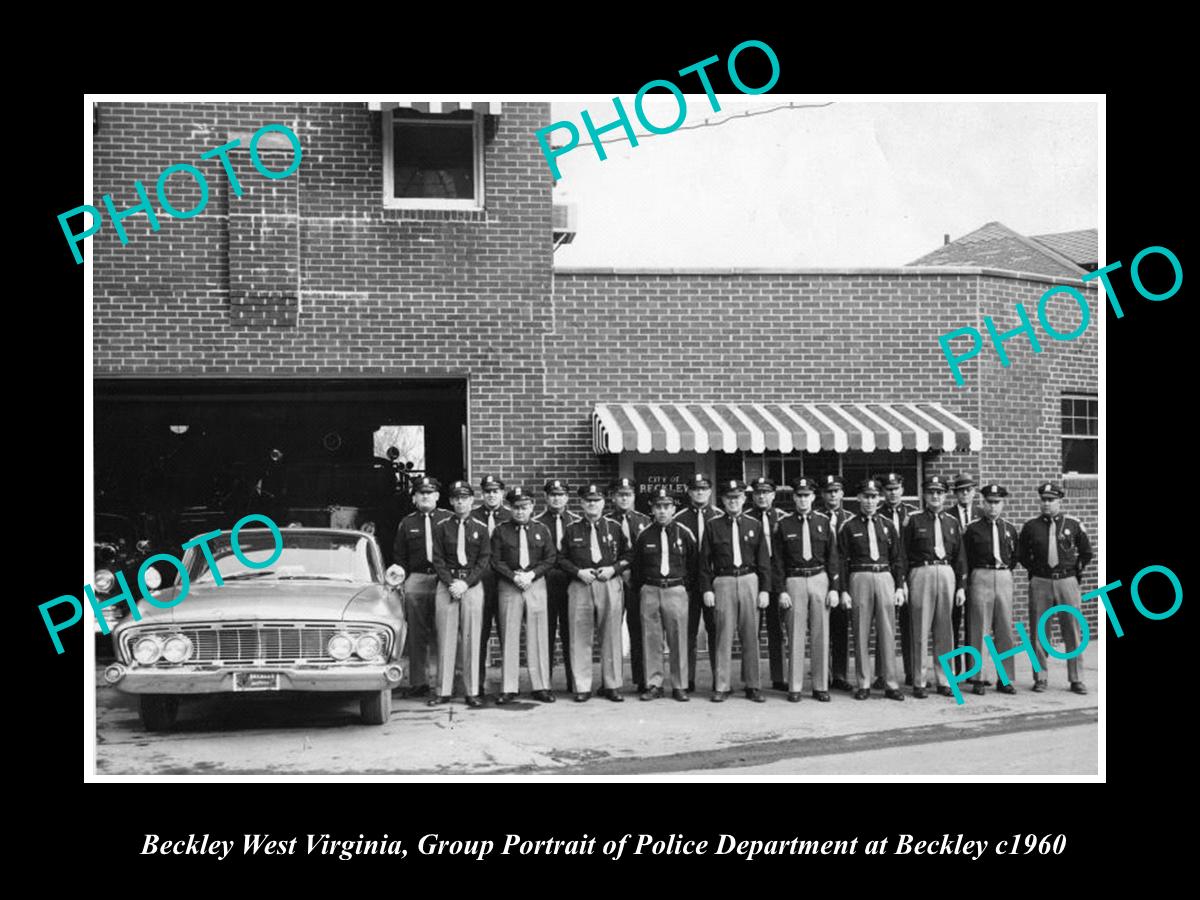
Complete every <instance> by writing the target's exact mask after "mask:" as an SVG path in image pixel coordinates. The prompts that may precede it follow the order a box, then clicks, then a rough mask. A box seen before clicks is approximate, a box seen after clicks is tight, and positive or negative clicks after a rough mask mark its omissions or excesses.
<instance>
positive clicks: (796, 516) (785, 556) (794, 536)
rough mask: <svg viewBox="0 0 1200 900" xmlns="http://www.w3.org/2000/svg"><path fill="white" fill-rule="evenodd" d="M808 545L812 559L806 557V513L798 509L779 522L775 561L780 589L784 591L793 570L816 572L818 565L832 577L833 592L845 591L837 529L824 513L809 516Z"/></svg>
mask: <svg viewBox="0 0 1200 900" xmlns="http://www.w3.org/2000/svg"><path fill="white" fill-rule="evenodd" d="M807 518H808V543H809V550H810V551H811V552H812V555H811V556H805V555H804V519H805V515H804V513H802V512H800V511H799V510H797V511H796V512H794V513H792V514H791V515H787V516H784V517H783V518H781V519H780V520H779V530H778V532H777V533H776V547H775V555H774V556H773V557H772V558H771V562H772V568H773V574H774V578H775V585H776V587H777V588H778V589H779V590H780V591H782V590H783V589H784V586H785V585H786V584H787V578H788V574H787V573H788V572H789V571H790V570H792V569H813V568H816V567H818V566H820V567H822V568H824V569H825V572H826V574H828V575H829V589H830V590H831V591H838V590H841V588H840V584H841V572H840V571H839V568H840V567H839V565H838V551H837V541H836V540H835V538H834V536H833V527H832V525H830V522H829V517H828V516H827V515H825V514H824V513H819V512H816V511H810V512H809V513H808V516H807Z"/></svg>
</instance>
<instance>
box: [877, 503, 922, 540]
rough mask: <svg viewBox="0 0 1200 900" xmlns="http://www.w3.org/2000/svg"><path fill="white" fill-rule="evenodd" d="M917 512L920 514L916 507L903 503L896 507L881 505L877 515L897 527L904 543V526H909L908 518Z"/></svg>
mask: <svg viewBox="0 0 1200 900" xmlns="http://www.w3.org/2000/svg"><path fill="white" fill-rule="evenodd" d="M915 512H919V510H918V509H917V508H916V507H915V506H909V505H908V504H907V503H904V502H903V501H902V502H900V503H897V504H896V505H895V506H889V505H888V504H887V503H880V504H879V509H878V511H877V512H876V513H875V514H876V515H878V516H883V517H884V518H885V519H887V520H888V521H889V522H891V523H892V524H893V525H894V526H896V530H897V531H898V532H900V540H901V541H903V540H904V526H905V525H907V524H908V517H909V516H911V515H912V514H913V513H915Z"/></svg>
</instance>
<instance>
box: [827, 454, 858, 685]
mask: <svg viewBox="0 0 1200 900" xmlns="http://www.w3.org/2000/svg"><path fill="white" fill-rule="evenodd" d="M844 494H845V492H844V490H843V489H842V479H841V476H840V475H826V476H825V477H824V478H822V479H821V512H823V513H824V514H825V515H826V516H828V517H829V526H830V528H832V529H833V533H834V537H835V538H836V536H837V533H838V532H839V531H840V530H841V527H842V525H843V524H845V522H846V520H848V519H850V518H852V515H851V514H850V513H849V512H848V511H847V510H846V509H845V508H844V507H843V506H842V498H843V496H844ZM840 589H841V590H842V591H843V592H845V591H846V590H847V585H846V583H845V582H844V581H843V582H842V584H841V585H840ZM829 666H830V671H831V675H832V678H831V680H830V683H829V686H830V687H832V688H833V689H835V690H838V691H852V690H854V687H853V686H852V685H851V684H850V682H849V680H847V677H846V675H847V672H848V671H849V667H850V608H849V607H848V606H844V605H842V604H839V605H838V606H835V607H834V608H833V609H831V610H830V611H829Z"/></svg>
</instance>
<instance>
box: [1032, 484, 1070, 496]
mask: <svg viewBox="0 0 1200 900" xmlns="http://www.w3.org/2000/svg"><path fill="white" fill-rule="evenodd" d="M1038 494H1039V495H1040V496H1042V497H1046V496H1047V495H1049V496H1052V497H1054V498H1056V499H1061V498H1063V497H1065V496H1066V491H1064V490H1063V489H1062V487H1061V486H1060V485H1058V484H1055V483H1054V482H1053V481H1044V482H1042V483H1041V484H1040V485H1038Z"/></svg>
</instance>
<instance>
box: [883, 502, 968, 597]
mask: <svg viewBox="0 0 1200 900" xmlns="http://www.w3.org/2000/svg"><path fill="white" fill-rule="evenodd" d="M935 515H936V516H937V520H938V521H939V522H940V523H941V526H942V556H941V558H942V559H943V560H945V561H946V562H947V563H948V564H949V565H950V567H951V568H952V569H954V588H955V590H957V589H958V588H960V587H962V586H963V580H964V579H965V578H966V577H967V558H966V554H965V553H964V551H963V540H962V530H961V529H960V527H959V524H958V519H956V518H955V517H954V516H952V515H951V514H949V513H947V512H944V511H943V512H938V513H931V512H930V511H929V510H927V509H923V510H921V511H920V512H915V513H913V514H912V515H911V516H909V517H908V524H907V525H905V526H904V555H905V556H906V557H907V559H908V568H909V570H910V571H911V570H912V569H915V568H917V567H918V566H922V565H925V564H926V563H935V562H936V561H937V560H938V555H937V534H936V528H935V527H934V516H935ZM889 524H890V521H889Z"/></svg>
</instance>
